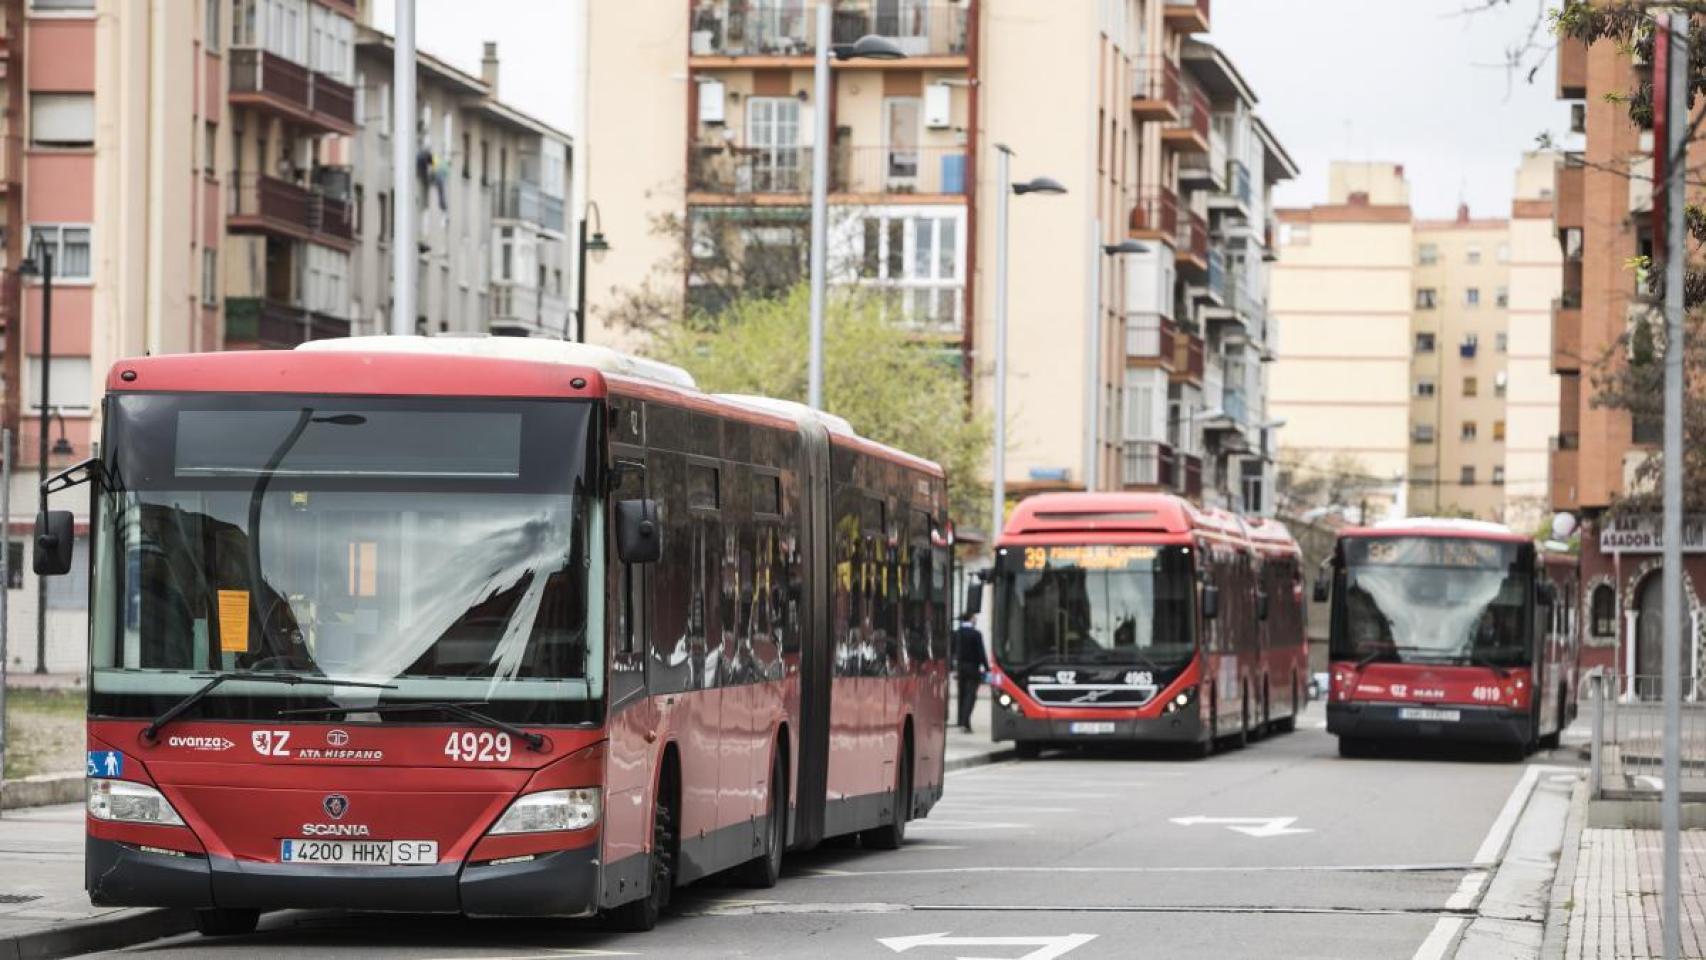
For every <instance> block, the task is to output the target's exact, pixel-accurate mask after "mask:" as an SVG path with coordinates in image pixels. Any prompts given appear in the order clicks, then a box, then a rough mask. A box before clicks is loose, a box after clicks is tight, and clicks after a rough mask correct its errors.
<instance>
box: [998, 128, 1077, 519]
mask: <svg viewBox="0 0 1706 960" xmlns="http://www.w3.org/2000/svg"><path fill="white" fill-rule="evenodd" d="M995 150H996V153H997V156H996V165H995V182H996V183H997V184H998V189H1000V191H1001V202H1000V203H998V204H996V205H995V455H994V463H993V465H992V468H991V471H990V472H991V474H992V477H991V482H990V485H989V486H990V506H991V510H990V516H989V542H990V543H991V544H994V543H995V538H996V537H998V536H1000V535H1001V522H1002V520H1004V519H1005V518H1006V514H1007V207H1008V204H1009V201H1010V199H1011V197H1010V194H1009V192H1008V191H1011V192H1012V193H1015V194H1018V195H1019V196H1021V197H1022V196H1024V195H1025V194H1027V193H1050V194H1059V193H1065V192H1066V188H1065V187H1064V186H1061V183H1060V181H1059V180H1054V179H1051V178H1049V177H1033V178H1031V179H1030V180H1026V181H1025V182H1024V183H1014V182H1013V181H1012V180H1011V179H1010V178H1011V176H1012V174H1011V173H1010V171H1009V166H1010V165H1011V163H1012V160H1013V151H1012V149H1011V148H1009V147H1008V146H1007V145H1006V144H1004V143H998V144H996V145H995Z"/></svg>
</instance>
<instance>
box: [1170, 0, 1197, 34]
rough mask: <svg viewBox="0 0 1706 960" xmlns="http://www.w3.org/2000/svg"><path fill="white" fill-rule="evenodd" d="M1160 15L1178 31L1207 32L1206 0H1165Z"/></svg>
mask: <svg viewBox="0 0 1706 960" xmlns="http://www.w3.org/2000/svg"><path fill="white" fill-rule="evenodd" d="M1161 17H1162V19H1163V20H1165V21H1166V22H1167V26H1169V27H1171V28H1172V29H1174V30H1177V31H1178V32H1180V33H1207V32H1208V0H1167V3H1166V5H1165V6H1163V7H1162V8H1161Z"/></svg>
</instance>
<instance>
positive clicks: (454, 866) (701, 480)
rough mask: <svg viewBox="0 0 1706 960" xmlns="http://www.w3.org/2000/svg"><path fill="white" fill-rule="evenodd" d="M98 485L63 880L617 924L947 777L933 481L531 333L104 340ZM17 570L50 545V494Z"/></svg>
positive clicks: (943, 549) (921, 799) (887, 842)
mask: <svg viewBox="0 0 1706 960" xmlns="http://www.w3.org/2000/svg"><path fill="white" fill-rule="evenodd" d="M107 389H108V395H107V398H106V400H105V401H104V404H103V422H104V432H103V440H102V445H101V456H100V458H99V459H98V460H92V461H89V462H87V463H85V464H83V465H81V466H80V467H79V468H76V469H74V470H72V471H68V472H67V473H66V474H62V475H61V476H60V477H59V478H56V480H55V481H53V482H52V483H50V486H51V487H54V488H56V489H58V488H63V487H65V486H68V485H71V484H72V483H76V482H81V481H82V480H90V481H93V482H92V484H91V486H92V491H93V492H92V496H91V511H90V518H91V520H90V529H91V534H90V535H91V538H92V550H91V551H90V553H91V561H90V576H91V584H92V589H91V593H92V599H91V622H90V668H89V722H88V746H89V758H90V762H89V771H90V780H89V792H88V810H89V816H88V840H87V856H86V864H87V867H86V871H87V872H86V885H87V887H88V890H89V893H90V897H91V899H92V900H93V901H94V902H95V903H97V904H103V905H105V904H111V905H137V906H168V907H186V908H192V909H194V910H196V911H197V916H198V918H199V921H200V926H201V929H202V930H203V931H204V932H206V933H233V932H242V931H246V930H251V929H253V928H254V926H255V923H256V917H257V915H258V912H259V911H262V910H270V909H277V908H287V907H326V908H351V909H370V910H407V911H410V912H447V913H461V914H466V915H552V916H588V915H593V914H599V913H602V914H604V915H605V916H607V917H608V918H609V919H610V920H611V921H612V922H613V923H614V924H616V925H618V926H621V927H624V928H630V929H636V928H637V929H644V928H648V927H650V926H651V925H652V924H653V923H655V921H656V919H657V917H658V914H659V912H660V911H662V910H663V909H664V908H665V907H666V906H667V905H668V902H669V899H670V891H671V890H672V888H673V887H674V886H676V885H678V884H683V883H688V882H691V881H693V880H696V879H698V878H700V877H704V876H707V875H710V874H714V873H718V872H721V871H725V870H730V869H736V870H739V871H740V872H741V874H742V876H743V878H744V879H745V880H747V881H748V882H751V883H754V884H758V885H761V886H762V885H770V884H773V883H775V881H776V876H777V872H778V870H779V868H780V861H781V856H782V852H783V850H784V849H800V848H807V847H810V846H812V845H814V844H816V843H818V842H819V841H820V840H822V839H823V838H825V837H830V836H836V835H846V834H857V835H859V836H860V837H861V838H862V840H863V842H864V843H865V844H866V845H867V846H875V847H882V848H892V847H894V846H897V845H898V844H899V843H900V842H901V841H902V839H903V838H904V834H905V829H906V821H907V820H908V819H909V818H914V817H921V816H924V815H925V814H926V813H927V812H928V811H929V810H930V808H931V806H932V805H933V804H934V803H935V801H936V800H937V799H938V798H939V797H940V796H941V792H942V784H943V777H942V775H943V750H944V746H945V730H946V714H947V709H946V708H947V698H946V678H947V667H946V661H945V654H946V639H947V631H948V615H947V602H946V593H947V584H948V583H949V582H950V580H949V577H950V575H951V570H950V562H951V561H950V549H949V547H950V543H949V537H948V536H947V534H946V531H948V530H949V526H948V522H947V512H946V488H945V485H944V480H943V476H942V473H941V471H940V470H939V469H938V468H937V467H936V466H934V465H933V464H930V463H928V462H925V461H923V460H920V459H917V458H915V457H912V456H909V455H906V454H903V453H900V452H898V451H895V450H891V449H888V448H885V447H882V446H879V445H878V444H875V443H872V442H870V441H868V440H865V439H862V438H860V437H858V436H856V435H855V434H854V433H853V431H852V430H851V429H849V428H848V427H847V426H846V424H845V423H844V422H841V421H839V420H838V419H836V418H833V417H828V416H822V415H818V414H814V413H811V412H808V411H805V410H804V409H803V408H800V407H799V406H797V405H793V404H784V403H777V402H774V401H765V400H759V399H751V398H730V397H715V396H709V395H706V394H704V393H701V392H699V391H698V390H697V389H695V388H694V386H693V384H692V381H691V379H690V378H689V377H687V376H686V374H685V373H683V372H681V371H679V370H676V369H675V368H671V367H665V366H663V365H659V364H654V363H649V362H647V361H642V360H636V359H634V358H630V357H625V356H623V355H620V354H616V353H614V352H612V351H608V350H604V349H601V348H595V347H586V346H583V345H578V344H566V343H557V342H550V341H539V340H508V339H501V338H493V339H475V340H469V339H460V338H456V339H451V338H445V339H426V338H359V339H353V340H343V341H321V342H317V343H313V344H310V345H309V346H308V347H306V348H303V349H298V350H296V351H290V352H282V351H281V352H259V353H226V354H198V355H187V356H167V357H154V358H146V359H137V360H127V361H123V362H120V363H119V364H117V365H116V366H115V367H114V368H113V370H112V373H111V375H110V377H109V379H108V383H107ZM38 525H39V526H40V529H41V533H42V537H40V538H38V553H37V565H38V570H40V571H42V572H44V573H54V572H63V571H64V570H66V569H67V568H68V567H69V565H70V548H71V537H72V527H71V517H70V515H69V513H66V512H61V511H54V512H51V513H49V514H48V515H46V516H44V517H43V518H42V519H41V520H39V521H38Z"/></svg>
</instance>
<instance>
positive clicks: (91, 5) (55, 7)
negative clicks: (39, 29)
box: [30, 0, 95, 12]
mask: <svg viewBox="0 0 1706 960" xmlns="http://www.w3.org/2000/svg"><path fill="white" fill-rule="evenodd" d="M30 9H31V10H36V11H41V12H56V11H60V10H93V9H95V0H30Z"/></svg>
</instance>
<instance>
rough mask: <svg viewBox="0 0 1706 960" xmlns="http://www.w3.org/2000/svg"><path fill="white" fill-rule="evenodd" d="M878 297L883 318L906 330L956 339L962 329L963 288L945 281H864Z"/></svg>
mask: <svg viewBox="0 0 1706 960" xmlns="http://www.w3.org/2000/svg"><path fill="white" fill-rule="evenodd" d="M862 287H863V289H865V290H867V291H871V292H873V293H874V294H875V295H876V296H878V297H879V298H880V302H881V304H882V313H883V319H885V320H887V321H889V322H891V323H894V324H896V325H898V326H899V327H900V328H901V329H903V330H906V331H907V332H909V333H915V334H919V335H920V336H924V337H930V338H937V337H953V338H957V337H959V336H961V335H962V334H963V333H964V332H965V319H964V305H963V302H962V301H963V294H964V291H963V290H962V289H961V288H960V287H959V286H957V285H954V284H948V283H924V282H918V281H899V282H891V281H881V280H876V281H865V282H864V283H863V284H862Z"/></svg>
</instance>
